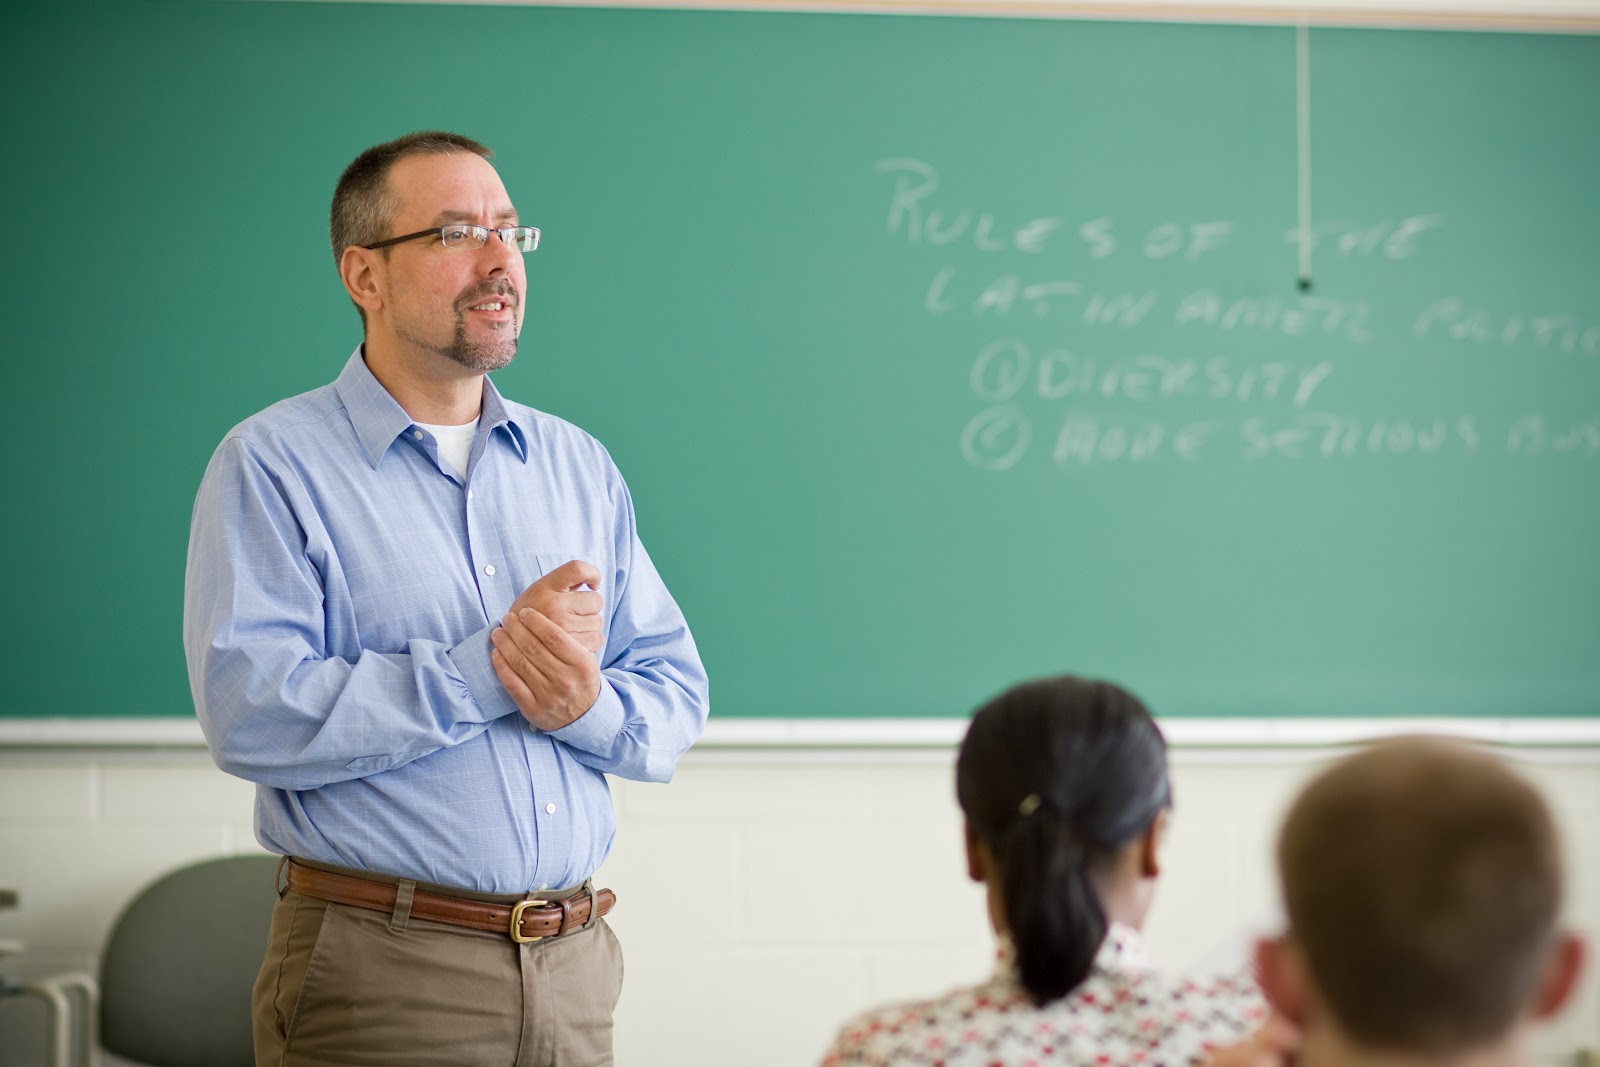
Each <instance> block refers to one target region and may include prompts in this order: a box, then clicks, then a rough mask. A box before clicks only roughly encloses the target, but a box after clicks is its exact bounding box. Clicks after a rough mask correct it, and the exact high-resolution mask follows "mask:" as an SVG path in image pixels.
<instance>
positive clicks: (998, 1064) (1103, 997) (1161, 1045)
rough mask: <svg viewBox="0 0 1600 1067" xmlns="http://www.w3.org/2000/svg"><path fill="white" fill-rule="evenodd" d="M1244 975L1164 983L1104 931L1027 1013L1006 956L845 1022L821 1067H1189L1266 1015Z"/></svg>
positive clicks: (1123, 936)
mask: <svg viewBox="0 0 1600 1067" xmlns="http://www.w3.org/2000/svg"><path fill="white" fill-rule="evenodd" d="M1266 1012H1267V1009H1266V1003H1265V1001H1263V1000H1262V998H1261V993H1260V992H1259V991H1258V990H1257V989H1256V986H1255V983H1254V982H1253V981H1251V980H1250V978H1249V977H1248V976H1247V975H1245V974H1237V975H1231V976H1217V977H1209V976H1208V977H1203V978H1202V977H1189V978H1179V977H1169V976H1167V975H1164V974H1162V973H1161V972H1160V971H1157V970H1156V969H1155V968H1154V967H1153V966H1152V965H1151V963H1150V958H1149V954H1148V953H1147V952H1146V950H1145V947H1144V942H1143V941H1141V940H1140V938H1139V934H1138V932H1137V931H1136V930H1134V929H1133V928H1132V927H1128V926H1123V925H1122V924H1120V923H1113V924H1112V926H1111V929H1110V931H1109V932H1108V933H1107V934H1106V939H1105V941H1104V942H1103V943H1102V944H1101V946H1100V951H1099V952H1098V953H1096V955H1095V960H1094V967H1093V969H1092V970H1091V971H1090V972H1089V977H1087V978H1085V979H1084V980H1083V982H1082V984H1080V985H1079V986H1078V988H1076V989H1074V990H1073V991H1072V992H1071V993H1068V994H1067V995H1066V996H1065V997H1063V998H1061V999H1060V1000H1056V1001H1052V1002H1051V1003H1049V1004H1046V1005H1045V1006H1044V1007H1042V1008H1036V1007H1034V1006H1033V1003H1032V1002H1031V1001H1030V1000H1029V999H1028V994H1027V991H1026V990H1024V989H1023V987H1022V985H1021V983H1019V982H1018V980H1017V978H1016V975H1015V971H1014V970H1013V968H1012V966H1011V962H1010V953H1009V951H1008V950H1007V948H1006V947H1004V946H1002V948H1001V950H1000V959H999V964H998V966H997V967H996V969H995V973H994V977H992V978H990V979H989V981H987V982H985V983H984V984H983V985H979V986H974V987H972V988H970V989H958V990H955V991H954V992H951V993H947V994H945V995H944V996H942V997H938V998H936V999H934V1000H926V1001H920V1002H913V1003H910V1004H899V1005H895V1006H892V1007H887V1008H878V1009H875V1010H873V1011H870V1012H867V1013H866V1014H864V1015H861V1016H859V1017H857V1018H856V1019H854V1020H852V1021H851V1022H849V1023H847V1024H846V1025H845V1026H844V1028H843V1029H842V1030H840V1031H839V1036H838V1037H837V1038H835V1040H834V1043H833V1047H832V1048H830V1049H829V1050H828V1054H827V1055H826V1056H824V1057H823V1060H822V1067H912V1065H915V1067H1067V1065H1071V1067H1079V1065H1084V1067H1089V1065H1093V1067H1099V1065H1102V1064H1103V1065H1106V1067H1188V1065H1191V1064H1198V1063H1202V1062H1204V1061H1205V1059H1206V1058H1207V1056H1208V1055H1209V1054H1210V1052H1211V1050H1213V1049H1215V1048H1218V1047H1220V1046H1223V1045H1230V1044H1233V1043H1235V1042H1238V1041H1242V1040H1244V1039H1245V1038H1247V1037H1248V1036H1249V1035H1250V1034H1251V1033H1253V1032H1254V1031H1255V1030H1256V1028H1257V1027H1259V1026H1260V1024H1261V1022H1262V1021H1263V1020H1264V1019H1265V1018H1266Z"/></svg>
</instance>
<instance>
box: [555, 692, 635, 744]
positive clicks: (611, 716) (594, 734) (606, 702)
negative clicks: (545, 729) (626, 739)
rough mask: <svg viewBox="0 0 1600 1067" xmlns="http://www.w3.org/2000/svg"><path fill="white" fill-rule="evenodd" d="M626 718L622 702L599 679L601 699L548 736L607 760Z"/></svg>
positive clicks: (599, 697) (615, 693) (598, 698)
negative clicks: (606, 757)
mask: <svg viewBox="0 0 1600 1067" xmlns="http://www.w3.org/2000/svg"><path fill="white" fill-rule="evenodd" d="M626 718H627V716H626V715H625V714H623V711H622V698H621V697H619V696H618V695H617V691H616V690H615V689H614V688H612V686H611V683H610V682H609V681H607V680H606V677H605V675H601V676H600V695H599V696H598V697H596V698H595V702H594V703H593V704H591V705H590V706H589V710H588V711H586V712H584V713H583V714H582V715H579V716H578V717H577V718H576V719H574V720H573V721H571V722H569V723H567V725H565V726H563V727H562V728H561V729H559V730H551V731H550V736H551V737H553V738H555V739H556V740H557V741H560V742H561V743H562V744H566V745H571V746H572V747H573V748H576V749H582V750H583V751H584V752H592V753H594V754H595V755H596V756H609V755H610V754H611V749H612V747H613V743H614V742H615V741H616V739H617V734H619V733H620V732H621V731H622V723H623V721H624V720H625V719H626Z"/></svg>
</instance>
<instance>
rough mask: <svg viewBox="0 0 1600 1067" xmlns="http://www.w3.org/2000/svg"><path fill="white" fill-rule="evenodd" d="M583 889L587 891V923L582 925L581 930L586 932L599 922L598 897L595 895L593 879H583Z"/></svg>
mask: <svg viewBox="0 0 1600 1067" xmlns="http://www.w3.org/2000/svg"><path fill="white" fill-rule="evenodd" d="M583 888H585V889H587V890H588V891H589V921H588V922H586V923H584V924H583V929H585V930H588V929H589V928H591V927H592V926H594V924H595V923H597V922H599V921H600V897H599V895H598V894H596V893H595V889H594V879H593V878H588V879H585V880H584V883H583Z"/></svg>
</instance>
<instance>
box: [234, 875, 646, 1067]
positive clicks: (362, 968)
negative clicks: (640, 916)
mask: <svg viewBox="0 0 1600 1067" xmlns="http://www.w3.org/2000/svg"><path fill="white" fill-rule="evenodd" d="M380 880H383V881H391V882H398V881H399V880H398V879H380ZM400 884H401V885H402V887H403V886H404V884H405V883H400ZM418 888H422V889H432V891H434V892H439V891H441V890H439V889H437V888H434V887H429V886H426V885H422V886H419V887H418ZM458 895H466V894H458ZM540 896H541V897H544V898H551V897H552V896H553V895H552V894H549V893H542V894H540ZM409 899H410V897H409V894H407V893H405V892H402V893H401V902H400V903H397V905H396V908H395V911H394V913H393V914H390V913H387V912H380V911H371V910H368V909H365V908H354V907H349V906H347V905H344V904H332V903H329V902H328V901H325V900H319V899H317V898H315V897H308V896H305V895H303V894H300V893H297V892H295V891H294V890H285V892H284V893H283V895H282V896H281V897H280V898H279V900H278V902H277V904H276V905H274V907H273V911H272V932H271V934H270V936H269V938H268V944H267V958H266V961H265V962H264V963H263V964H262V966H261V974H260V975H259V976H258V977H257V978H256V985H255V994H254V1003H253V1015H254V1026H255V1049H256V1064H257V1067H369V1065H370V1067H479V1065H483V1067H490V1065H494V1067H609V1065H610V1064H611V1062H612V1055H611V1015H612V1011H613V1009H615V1007H616V1004H617V997H618V996H619V995H620V994H621V992H622V948H621V946H620V945H619V944H618V942H617V937H616V935H615V934H614V933H612V932H611V928H610V927H609V926H607V925H606V921H605V920H604V919H600V920H597V921H596V922H594V923H593V924H591V926H590V927H589V929H587V930H578V931H574V932H573V933H570V934H567V935H565V936H563V937H558V938H551V939H548V940H544V941H537V942H533V943H531V944H520V945H519V944H517V943H516V942H514V941H512V940H511V939H510V938H509V937H507V936H506V935H504V934H491V933H486V932H483V931H478V930H470V929H466V928H464V927H459V926H449V925H445V924H443V923H435V922H428V921H426V920H422V919H414V918H411V917H410V915H409V909H408V905H407V904H406V903H405V902H406V901H409ZM483 899H489V900H504V899H505V898H502V897H485V898H483Z"/></svg>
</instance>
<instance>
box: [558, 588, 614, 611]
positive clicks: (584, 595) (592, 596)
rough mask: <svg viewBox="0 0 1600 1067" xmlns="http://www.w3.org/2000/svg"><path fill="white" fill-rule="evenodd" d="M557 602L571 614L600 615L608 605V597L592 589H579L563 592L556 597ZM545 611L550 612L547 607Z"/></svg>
mask: <svg viewBox="0 0 1600 1067" xmlns="http://www.w3.org/2000/svg"><path fill="white" fill-rule="evenodd" d="M555 604H559V605H560V606H561V610H562V611H565V612H567V613H568V614H571V615H598V614H600V611H601V609H602V608H604V607H605V606H606V598H605V597H603V596H601V595H600V594H599V593H596V592H594V591H593V590H590V589H578V590H575V591H573V592H568V593H562V594H561V595H560V596H558V597H556V598H555ZM545 613H546V614H549V610H548V609H546V612H545Z"/></svg>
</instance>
